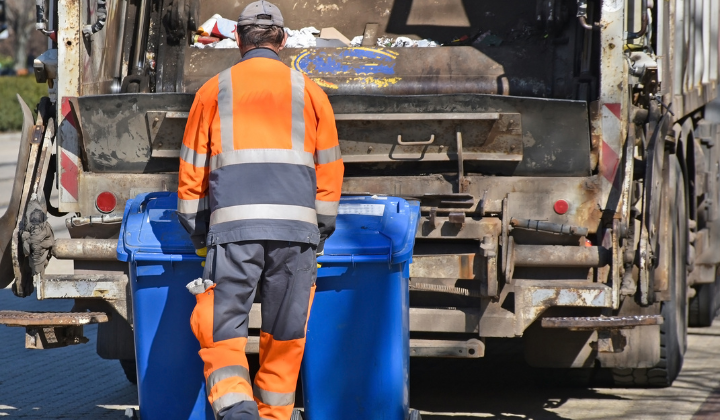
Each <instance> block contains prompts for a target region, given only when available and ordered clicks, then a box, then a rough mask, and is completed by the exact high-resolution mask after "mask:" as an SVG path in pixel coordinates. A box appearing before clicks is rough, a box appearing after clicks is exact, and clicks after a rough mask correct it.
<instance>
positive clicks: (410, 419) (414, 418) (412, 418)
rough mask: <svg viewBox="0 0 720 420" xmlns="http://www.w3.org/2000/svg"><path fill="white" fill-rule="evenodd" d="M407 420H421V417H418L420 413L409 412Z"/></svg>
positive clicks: (415, 411)
mask: <svg viewBox="0 0 720 420" xmlns="http://www.w3.org/2000/svg"><path fill="white" fill-rule="evenodd" d="M408 420H422V417H420V412H419V411H417V410H410V416H409V417H408Z"/></svg>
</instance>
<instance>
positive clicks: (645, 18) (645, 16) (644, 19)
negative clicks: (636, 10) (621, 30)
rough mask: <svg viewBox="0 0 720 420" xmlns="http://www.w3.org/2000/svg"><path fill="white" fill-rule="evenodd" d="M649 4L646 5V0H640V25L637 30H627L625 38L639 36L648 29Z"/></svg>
mask: <svg viewBox="0 0 720 420" xmlns="http://www.w3.org/2000/svg"><path fill="white" fill-rule="evenodd" d="M649 8H650V6H649V5H648V0H642V6H640V10H642V12H641V13H642V20H641V24H642V25H641V26H640V31H639V32H628V34H627V39H628V40H630V39H636V38H640V37H641V36H643V35H645V34H646V33H647V30H648V23H649V19H648V9H649Z"/></svg>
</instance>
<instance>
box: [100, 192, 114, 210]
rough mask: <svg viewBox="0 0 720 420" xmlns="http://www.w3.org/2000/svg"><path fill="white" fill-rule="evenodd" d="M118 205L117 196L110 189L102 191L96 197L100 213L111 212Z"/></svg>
mask: <svg viewBox="0 0 720 420" xmlns="http://www.w3.org/2000/svg"><path fill="white" fill-rule="evenodd" d="M116 206H117V197H115V194H113V193H111V192H110V191H105V192H101V193H100V194H98V196H97V198H96V199H95V207H97V209H98V210H100V213H110V212H111V211H113V210H115V207H116Z"/></svg>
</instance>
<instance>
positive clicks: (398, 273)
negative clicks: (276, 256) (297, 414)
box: [301, 196, 420, 420]
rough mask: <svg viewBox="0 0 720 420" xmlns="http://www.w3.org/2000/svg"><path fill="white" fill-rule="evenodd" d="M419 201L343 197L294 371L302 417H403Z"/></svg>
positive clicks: (311, 419) (406, 412)
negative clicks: (300, 390) (298, 369)
mask: <svg viewBox="0 0 720 420" xmlns="http://www.w3.org/2000/svg"><path fill="white" fill-rule="evenodd" d="M419 214H420V208H419V204H418V203H417V202H409V201H406V200H404V199H402V198H395V197H377V196H374V197H343V198H342V199H341V200H340V207H339V210H338V217H337V224H336V230H335V233H334V234H333V235H332V236H331V237H330V238H329V239H328V241H327V243H326V244H325V255H324V256H322V257H320V258H318V263H320V264H322V267H321V268H319V269H318V278H317V283H316V286H317V288H316V291H315V298H314V301H313V306H312V310H311V312H310V320H309V322H308V328H307V344H306V347H305V356H304V358H303V364H302V368H301V378H302V387H303V398H304V407H305V420H338V419H343V420H369V419H384V420H405V419H406V418H408V417H409V410H408V398H409V397H408V394H409V392H408V366H409V362H410V354H409V325H408V324H409V323H408V318H409V287H408V286H409V285H408V280H409V265H410V262H411V259H412V250H413V245H414V243H415V233H416V230H417V224H418V218H419Z"/></svg>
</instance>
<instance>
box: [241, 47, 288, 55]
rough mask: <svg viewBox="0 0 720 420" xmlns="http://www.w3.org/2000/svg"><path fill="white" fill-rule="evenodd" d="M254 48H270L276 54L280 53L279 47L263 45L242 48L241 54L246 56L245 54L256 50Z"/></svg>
mask: <svg viewBox="0 0 720 420" xmlns="http://www.w3.org/2000/svg"><path fill="white" fill-rule="evenodd" d="M254 50H270V51H272V52H274V53H275V54H279V50H278V48H277V47H273V46H272V45H261V46H259V47H252V48H247V49H245V48H243V49H242V50H240V54H241V55H242V56H243V57H245V54H247V53H249V52H250V51H254ZM256 52H257V51H256Z"/></svg>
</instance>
